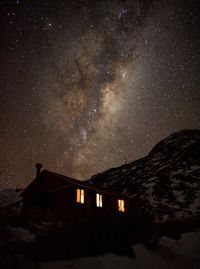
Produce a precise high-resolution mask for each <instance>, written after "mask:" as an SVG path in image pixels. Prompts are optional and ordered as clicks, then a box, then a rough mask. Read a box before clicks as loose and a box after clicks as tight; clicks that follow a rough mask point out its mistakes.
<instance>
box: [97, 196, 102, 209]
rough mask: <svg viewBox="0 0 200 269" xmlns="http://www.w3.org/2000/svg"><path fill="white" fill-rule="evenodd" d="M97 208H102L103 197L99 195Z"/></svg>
mask: <svg viewBox="0 0 200 269" xmlns="http://www.w3.org/2000/svg"><path fill="white" fill-rule="evenodd" d="M96 206H97V207H102V195H101V194H99V193H97V194H96Z"/></svg>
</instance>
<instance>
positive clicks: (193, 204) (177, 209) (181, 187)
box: [89, 129, 200, 221]
mask: <svg viewBox="0 0 200 269" xmlns="http://www.w3.org/2000/svg"><path fill="white" fill-rule="evenodd" d="M199 178H200V130H198V129H194V130H193V129H192V130H187V129H186V130H182V131H179V132H176V133H173V134H171V135H170V136H168V137H167V138H165V139H163V140H161V141H160V142H158V143H157V144H156V145H155V146H154V147H153V149H152V150H151V151H150V152H149V154H148V155H147V156H145V157H144V158H141V159H138V160H136V161H133V162H131V163H129V164H125V165H122V166H119V167H116V168H112V169H109V170H107V171H105V172H103V173H100V174H97V175H95V176H93V177H92V178H91V179H90V180H89V182H90V183H91V184H95V185H103V187H104V188H109V189H110V190H112V191H115V192H117V193H119V194H122V195H125V196H126V197H128V198H136V199H137V200H138V201H139V204H140V206H141V211H148V214H149V215H150V216H151V217H152V218H153V219H155V220H156V221H165V220H169V219H174V218H175V219H177V218H187V217H189V216H196V215H199V211H200V180H199Z"/></svg>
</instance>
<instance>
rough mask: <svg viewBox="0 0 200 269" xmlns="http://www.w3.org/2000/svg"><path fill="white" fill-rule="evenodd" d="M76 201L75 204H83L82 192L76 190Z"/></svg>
mask: <svg viewBox="0 0 200 269" xmlns="http://www.w3.org/2000/svg"><path fill="white" fill-rule="evenodd" d="M76 201H77V203H81V204H84V190H81V189H77V191H76Z"/></svg>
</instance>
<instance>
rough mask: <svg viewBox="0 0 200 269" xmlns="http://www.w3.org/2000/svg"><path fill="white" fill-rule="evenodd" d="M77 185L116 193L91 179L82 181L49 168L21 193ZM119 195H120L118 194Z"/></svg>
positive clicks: (33, 192)
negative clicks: (95, 183)
mask: <svg viewBox="0 0 200 269" xmlns="http://www.w3.org/2000/svg"><path fill="white" fill-rule="evenodd" d="M72 185H76V186H80V187H84V188H87V189H91V190H94V191H96V192H100V193H105V194H108V195H116V194H115V193H113V192H109V191H108V190H105V189H103V188H101V187H99V186H98V187H96V186H94V185H93V184H91V183H89V181H80V180H76V179H74V178H71V177H67V176H64V175H60V174H57V173H54V172H51V171H48V170H43V171H42V172H41V173H40V175H39V177H37V178H35V179H34V180H33V181H32V182H31V183H30V184H29V185H28V186H27V187H26V188H25V189H24V190H23V192H22V193H21V196H23V197H25V196H29V195H32V194H35V193H43V192H51V193H52V192H56V191H60V190H63V189H65V188H68V187H69V186H72ZM118 196H119V195H118Z"/></svg>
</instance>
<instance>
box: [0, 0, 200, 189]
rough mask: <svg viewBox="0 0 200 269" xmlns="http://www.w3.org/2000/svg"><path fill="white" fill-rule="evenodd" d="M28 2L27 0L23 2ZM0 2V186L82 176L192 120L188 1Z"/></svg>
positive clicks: (198, 98) (191, 11)
mask: <svg viewBox="0 0 200 269" xmlns="http://www.w3.org/2000/svg"><path fill="white" fill-rule="evenodd" d="M30 2H32V3H30ZM30 2H29V3H28V1H7V3H6V4H5V3H4V4H1V7H2V8H1V29H2V31H1V40H3V42H2V44H1V59H2V61H1V62H2V66H1V69H2V72H1V74H2V75H1V80H0V83H1V104H2V105H1V119H0V123H1V126H2V127H1V130H3V134H2V135H1V148H2V150H1V178H0V180H1V186H2V187H5V186H24V185H25V184H27V183H28V182H29V181H30V180H31V179H32V178H33V176H34V163H35V162H38V161H40V162H42V163H43V164H44V167H45V168H47V169H49V170H52V171H56V172H58V173H63V174H65V175H69V176H73V177H76V178H79V179H87V178H89V177H90V176H92V175H93V174H94V173H98V172H101V171H103V170H105V169H108V168H111V167H113V166H117V165H120V164H123V163H125V162H130V161H133V160H134V159H136V158H140V157H143V156H144V155H145V154H147V153H148V152H149V150H150V149H151V148H152V147H153V145H154V144H155V143H156V142H158V141H159V140H160V139H162V138H164V137H165V136H166V135H168V134H170V133H172V132H175V131H178V130H180V129H184V128H199V127H200V106H199V104H200V90H199V82H200V70H199V57H200V49H199V48H200V41H199V40H200V39H199V11H200V10H199V6H198V1H189V3H188V1H167V3H166V2H165V1H128V0H127V1H117V0H115V1H71V2H70V1H57V2H56V3H55V1H30Z"/></svg>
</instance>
